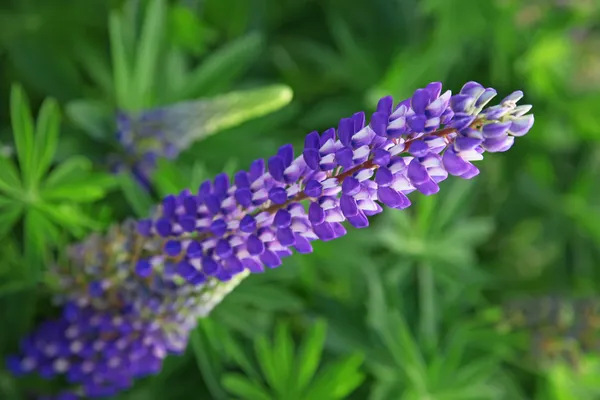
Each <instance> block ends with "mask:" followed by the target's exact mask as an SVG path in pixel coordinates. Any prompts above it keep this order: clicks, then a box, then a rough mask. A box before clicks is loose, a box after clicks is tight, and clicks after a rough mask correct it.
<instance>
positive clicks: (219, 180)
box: [213, 173, 229, 197]
mask: <svg viewBox="0 0 600 400" xmlns="http://www.w3.org/2000/svg"><path fill="white" fill-rule="evenodd" d="M227 189H229V176H227V174H226V173H220V174H218V175H217V176H215V184H214V190H213V193H215V194H216V195H217V196H219V197H221V196H223V195H225V194H227Z"/></svg>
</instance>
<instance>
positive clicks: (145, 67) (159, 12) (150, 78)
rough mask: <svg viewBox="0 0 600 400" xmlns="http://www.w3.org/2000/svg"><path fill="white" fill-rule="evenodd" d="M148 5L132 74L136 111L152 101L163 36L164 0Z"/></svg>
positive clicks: (151, 2)
mask: <svg viewBox="0 0 600 400" xmlns="http://www.w3.org/2000/svg"><path fill="white" fill-rule="evenodd" d="M149 3H150V4H149V5H148V8H147V9H146V15H145V17H144V24H143V27H142V33H141V36H140V39H139V44H138V51H137V54H136V59H135V69H134V73H133V79H134V82H133V85H134V88H135V95H136V108H135V110H136V111H138V110H141V109H143V108H145V107H148V106H150V103H151V101H152V99H151V94H152V93H151V91H152V87H153V85H154V82H155V80H156V76H155V75H156V68H157V63H158V57H159V54H160V50H161V46H162V40H163V36H164V35H163V33H164V32H163V29H164V26H165V14H166V12H167V9H166V6H165V2H164V0H150V2H149Z"/></svg>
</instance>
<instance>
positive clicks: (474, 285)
mask: <svg viewBox="0 0 600 400" xmlns="http://www.w3.org/2000/svg"><path fill="white" fill-rule="evenodd" d="M67 3H68V4H67ZM599 4H600V3H598V2H595V1H586V0H489V1H482V0H421V1H416V0H385V1H384V0H370V1H366V0H355V1H348V0H204V1H202V0H187V1H185V0H181V1H171V2H166V1H135V0H131V1H126V2H123V1H105V0H86V1H79V2H77V1H70V2H65V1H64V0H5V1H3V3H2V6H0V57H1V64H0V65H1V67H0V74H1V77H0V94H1V95H0V129H1V130H0V320H1V321H2V322H0V325H1V328H0V355H2V356H5V355H6V354H8V352H10V351H14V350H15V348H16V346H17V343H18V338H19V337H20V336H22V335H23V334H24V333H25V332H27V331H28V330H29V329H31V328H32V327H33V326H34V325H35V322H36V321H39V320H40V319H42V318H44V316H47V315H50V314H51V313H52V312H53V311H52V309H51V307H50V306H49V305H48V304H49V303H48V298H49V292H50V290H49V289H51V284H52V283H51V282H46V281H45V280H44V274H43V271H44V269H45V268H46V267H47V266H48V265H49V263H51V262H54V260H59V262H60V259H61V254H63V252H64V249H65V246H66V245H67V244H68V243H71V242H73V241H75V240H77V239H81V238H83V237H85V236H86V235H87V234H89V233H90V232H93V231H102V230H104V229H106V227H107V226H108V225H109V224H110V223H112V222H115V221H120V220H122V219H123V218H125V217H127V216H135V215H141V214H143V213H144V212H146V210H147V209H148V207H149V205H151V204H152V203H154V202H156V201H157V199H158V198H157V197H156V196H155V197H150V196H149V195H145V194H144V193H143V192H139V191H138V190H136V187H135V186H134V185H132V182H131V181H130V180H128V179H127V177H125V178H122V177H121V178H116V177H114V176H113V175H110V174H109V173H107V170H106V167H105V165H104V164H103V160H104V157H105V156H106V154H107V153H108V152H109V151H111V149H112V147H111V146H114V143H112V142H111V138H112V136H113V135H114V131H115V125H114V118H112V117H113V116H114V111H115V110H116V109H117V108H120V109H126V110H131V111H135V110H140V109H144V108H148V107H151V106H157V105H166V104H171V103H174V102H176V101H180V100H184V99H192V98H199V97H214V96H219V95H223V94H225V93H228V92H231V91H239V90H245V89H249V88H256V87H258V86H265V85H279V86H276V88H279V89H281V88H282V86H280V85H287V86H289V87H290V88H291V89H292V91H293V100H292V101H291V103H289V104H288V105H285V104H284V103H287V100H285V101H282V103H281V104H279V103H278V104H275V105H272V106H265V107H266V108H265V109H260V107H262V106H263V103H268V102H269V101H270V100H273V98H274V97H273V96H271V95H268V96H266V97H265V96H263V97H260V98H253V97H247V98H244V101H240V102H238V103H235V104H234V105H231V104H228V105H227V107H228V108H224V109H221V111H223V110H226V111H227V113H225V117H223V118H224V119H223V121H225V122H219V121H221V120H218V119H216V121H217V122H215V119H213V120H211V121H212V122H211V123H212V125H210V128H206V127H207V126H208V124H209V122H210V121H209V120H210V118H209V116H208V115H206V120H203V119H202V118H198V119H197V120H196V124H198V128H200V127H201V128H202V129H205V128H206V131H207V132H208V131H210V133H213V132H217V131H218V132H219V133H218V135H211V136H210V137H208V138H206V139H204V140H202V141H198V142H197V143H195V144H194V145H192V146H191V147H190V148H189V149H187V150H186V151H185V152H184V153H183V154H182V155H181V156H180V157H179V158H178V159H177V160H176V161H174V162H166V161H163V162H161V163H160V167H159V170H158V173H157V175H156V177H155V189H156V194H165V193H168V192H170V191H173V190H179V189H182V188H184V187H191V186H193V185H197V183H198V182H199V181H200V179H202V178H205V177H208V176H212V175H214V174H215V173H218V172H220V171H222V170H225V171H234V170H235V168H238V167H239V168H244V167H245V166H247V165H248V164H249V163H250V161H252V160H253V159H255V158H258V157H267V156H269V155H270V154H272V153H273V152H274V151H275V150H276V149H277V148H278V147H279V146H280V145H281V144H284V143H288V142H291V143H294V144H300V143H301V141H302V139H303V135H304V134H306V133H307V132H309V131H312V130H323V129H325V128H328V127H330V126H335V125H336V124H337V121H338V120H339V118H341V117H344V116H347V115H350V114H352V113H353V112H356V111H358V110H366V111H372V110H373V108H374V106H375V104H376V100H377V99H378V97H380V96H382V95H387V94H392V95H394V96H396V97H398V98H404V97H408V96H410V95H411V94H412V91H413V90H414V89H416V88H417V87H421V86H423V85H425V84H427V83H428V82H430V81H442V82H444V84H445V86H446V87H447V88H450V89H452V90H453V91H458V90H459V89H460V86H461V85H462V84H463V83H464V82H466V81H468V80H477V81H479V82H481V83H482V84H484V85H486V86H491V87H494V88H496V89H497V90H498V91H499V93H500V96H503V95H505V94H508V93H509V92H510V91H512V90H517V89H522V90H523V91H524V92H525V96H526V97H525V101H526V102H527V103H530V104H533V105H534V109H533V112H534V113H535V116H536V124H535V125H534V128H533V130H532V131H531V132H530V134H529V135H527V136H526V137H525V138H522V139H519V140H518V141H517V144H516V145H515V147H514V148H513V149H512V150H511V151H510V152H508V153H506V154H496V155H490V156H489V157H487V158H486V160H484V161H483V162H482V163H480V165H479V167H480V168H481V170H482V173H481V174H480V175H479V176H478V177H476V178H475V179H473V180H472V181H469V182H463V181H457V180H456V179H450V180H448V181H447V182H445V183H443V184H442V190H441V192H440V194H439V195H436V196H433V197H424V196H418V195H414V197H413V203H414V206H413V207H411V208H410V209H409V210H407V211H404V212H392V211H388V212H385V213H383V214H382V215H381V216H378V217H377V218H376V219H375V221H374V222H373V224H372V226H371V227H370V228H369V229H368V230H365V231H356V230H354V231H351V232H350V234H349V235H348V236H347V237H345V238H343V239H340V240H338V241H336V242H333V243H326V244H325V243H320V244H318V245H317V246H316V249H315V253H314V254H312V255H309V256H295V257H293V258H291V259H288V260H287V261H285V262H284V265H283V266H282V267H280V268H278V269H277V270H272V271H268V273H265V274H264V275H260V276H252V277H250V278H248V279H247V280H246V281H245V282H243V283H242V285H241V286H240V287H239V288H237V289H236V290H235V291H234V292H233V293H232V294H231V295H229V296H228V297H227V298H226V300H225V301H224V302H223V303H222V304H221V305H220V306H218V308H217V309H216V310H215V311H214V313H213V314H212V315H211V317H210V318H208V319H205V320H202V321H200V323H199V327H198V329H197V330H196V331H195V332H194V333H193V335H192V340H191V342H190V345H189V346H188V350H187V352H186V354H185V355H184V356H182V357H177V358H175V357H173V358H169V359H168V360H167V362H166V364H165V366H164V369H163V371H162V373H161V374H160V375H158V376H156V377H152V378H148V379H146V380H144V381H140V382H138V384H136V386H135V387H134V388H133V389H132V390H130V391H129V392H127V393H124V394H123V395H121V396H119V397H118V398H119V399H123V400H125V399H127V400H138V399H139V400H141V399H144V400H145V399H173V400H174V399H248V400H267V399H282V400H283V399H285V400H296V399H297V400H301V399H302V400H309V399H310V400H320V399H323V400H327V399H346V398H348V399H372V400H388V399H390V400H397V399H415V400H426V399H428V400H450V399H454V400H462V399H465V400H466V399H473V400H479V399H482V400H483V399H509V400H517V399H561V400H562V399H574V398H578V399H598V398H600V380H599V379H598V378H597V377H598V376H599V375H598V374H599V373H600V358H599V353H598V351H600V341H599V339H600V335H599V334H598V332H599V331H598V329H600V323H599V321H600V310H599V309H598V308H594V307H592V308H591V310H592V311H589V312H579V311H578V309H577V307H576V306H573V304H574V303H573V302H572V301H571V300H572V299H577V298H589V299H590V301H591V302H592V303H593V302H594V301H595V299H596V298H597V297H598V296H599V295H600V286H599V285H598V283H597V282H599V279H600V265H599V264H600V184H599V182H600V147H599V146H598V143H599V142H600V23H599V21H600V5H599ZM13 83H19V84H20V85H21V86H15V87H14V89H13V90H12V91H11V85H12V84H13ZM21 87H22V89H21ZM279 89H278V90H279ZM281 90H283V89H281ZM268 93H271V92H268ZM275 97H276V96H275ZM27 98H29V102H28V101H27ZM288 100H289V99H288ZM232 104H233V103H232ZM284 105H285V107H283V108H281V107H282V106H284ZM253 107H254V108H253ZM258 109H260V110H258ZM11 110H12V112H11ZM29 110H31V112H30V111H29ZM257 110H258V111H257ZM261 110H262V111H261ZM275 110H276V111H275ZM267 111H274V112H272V113H270V114H269V115H263V116H260V115H262V114H265V113H266V112H267ZM236 113H237V114H236ZM238 114H239V118H238V119H236V118H237V117H235V115H238ZM32 115H33V117H32ZM211 115H212V114H211ZM227 116H229V117H231V118H233V120H235V121H234V122H231V121H230V122H227ZM255 116H260V117H258V118H254V119H252V117H255ZM11 118H12V124H11ZM250 119H251V120H250ZM245 120H248V121H247V122H245V123H243V124H241V125H239V124H238V123H239V122H242V121H245ZM34 121H37V122H35V123H34ZM234 125H236V126H234ZM549 296H550V297H549ZM523 297H534V298H538V297H540V298H542V300H540V301H537V302H534V303H532V304H533V305H532V306H530V308H529V309H528V310H527V311H526V312H525V311H514V310H513V311H510V310H509V311H505V310H506V309H507V308H506V307H504V305H505V304H507V303H509V302H513V303H514V301H518V300H519V299H521V298H523ZM552 304H558V305H559V308H560V310H561V315H563V317H561V318H560V320H559V321H558V322H557V321H551V320H550V321H546V322H544V321H542V322H541V323H540V324H541V325H540V324H538V322H540V321H539V320H543V319H544V318H543V317H544V316H545V313H546V312H547V309H548V307H550V306H551V305H552ZM511 313H512V314H511ZM515 315H516V316H515ZM513 317H514V318H513ZM532 320H536V321H537V322H535V321H534V322H535V323H534V322H532ZM515 321H517V322H515ZM536 324H538V325H540V326H541V327H540V326H538V325H536ZM534 325H536V326H535V327H534ZM573 327H575V328H576V329H575V328H573ZM517 328H518V329H517ZM56 385H59V386H60V383H56V382H54V383H45V382H41V381H38V380H36V379H35V378H32V379H19V380H15V379H14V378H13V377H11V376H10V375H9V374H8V373H7V372H6V371H5V370H4V369H2V368H0V398H2V399H20V398H24V397H23V396H24V395H25V393H26V392H27V391H28V390H30V389H31V388H32V387H34V388H40V390H42V389H43V388H46V387H48V388H51V387H55V386H56Z"/></svg>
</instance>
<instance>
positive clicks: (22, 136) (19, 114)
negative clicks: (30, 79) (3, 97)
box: [10, 85, 35, 188]
mask: <svg viewBox="0 0 600 400" xmlns="http://www.w3.org/2000/svg"><path fill="white" fill-rule="evenodd" d="M10 115H11V123H12V127H13V136H14V139H15V148H16V150H17V157H18V159H19V167H20V168H21V178H22V180H23V183H24V185H25V187H26V188H29V187H31V185H32V184H34V183H35V182H33V178H34V177H33V175H32V171H33V169H34V165H35V160H34V159H33V157H34V154H35V153H34V127H33V117H32V116H31V111H30V109H29V102H28V100H27V97H26V95H25V93H24V92H23V89H22V88H21V87H20V86H18V85H13V87H12V89H11V93H10Z"/></svg>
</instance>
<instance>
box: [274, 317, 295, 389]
mask: <svg viewBox="0 0 600 400" xmlns="http://www.w3.org/2000/svg"><path fill="white" fill-rule="evenodd" d="M273 356H274V357H273V365H274V367H275V372H276V373H277V378H276V380H275V381H276V382H277V385H275V386H274V387H273V388H274V389H275V390H276V391H277V393H278V394H279V395H280V397H285V395H286V393H289V385H291V384H292V380H293V378H294V377H293V376H291V374H290V373H291V371H292V366H293V363H294V341H293V339H292V337H291V333H290V330H289V328H288V327H287V326H286V325H285V324H283V323H280V324H278V325H277V328H276V330H275V340H274V341H273Z"/></svg>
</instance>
